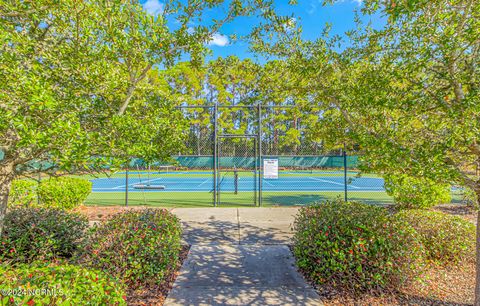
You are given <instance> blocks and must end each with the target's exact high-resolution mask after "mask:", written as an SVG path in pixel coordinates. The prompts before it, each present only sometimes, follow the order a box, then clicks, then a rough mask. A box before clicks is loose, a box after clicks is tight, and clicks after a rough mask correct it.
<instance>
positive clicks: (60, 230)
mask: <svg viewBox="0 0 480 306" xmlns="http://www.w3.org/2000/svg"><path fill="white" fill-rule="evenodd" d="M5 224H6V225H7V227H6V228H5V232H4V233H3V235H2V236H1V237H0V241H1V244H0V260H1V261H8V262H11V263H22V262H23V263H28V262H32V261H36V260H45V261H51V260H57V259H68V258H71V257H72V256H74V255H75V253H76V252H77V251H79V250H80V249H81V247H82V241H83V239H84V238H85V234H86V229H87V226H88V221H87V218H85V217H84V216H83V215H81V214H78V213H70V212H67V211H65V210H62V209H58V208H26V207H15V208H13V209H11V210H10V211H9V212H8V213H7V215H6V217H5Z"/></svg>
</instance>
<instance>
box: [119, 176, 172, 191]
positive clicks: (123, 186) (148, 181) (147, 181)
mask: <svg viewBox="0 0 480 306" xmlns="http://www.w3.org/2000/svg"><path fill="white" fill-rule="evenodd" d="M159 180H163V177H161V178H157V179H151V180H146V181H142V182H141V183H140V182H136V183H132V184H128V186H133V185H138V184H143V183H150V182H153V181H159ZM125 186H127V185H120V186H117V187H113V188H112V189H120V188H125Z"/></svg>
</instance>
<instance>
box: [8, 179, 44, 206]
mask: <svg viewBox="0 0 480 306" xmlns="http://www.w3.org/2000/svg"><path fill="white" fill-rule="evenodd" d="M37 186H38V183H37V182H35V181H32V180H14V181H13V182H12V186H11V187H10V194H9V196H8V207H14V206H36V205H37V202H38V199H37Z"/></svg>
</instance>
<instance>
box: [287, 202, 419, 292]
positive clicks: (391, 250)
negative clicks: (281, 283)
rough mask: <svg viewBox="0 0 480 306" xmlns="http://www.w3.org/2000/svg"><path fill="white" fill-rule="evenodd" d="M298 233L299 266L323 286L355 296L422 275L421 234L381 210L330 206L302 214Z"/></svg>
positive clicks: (304, 210)
mask: <svg viewBox="0 0 480 306" xmlns="http://www.w3.org/2000/svg"><path fill="white" fill-rule="evenodd" d="M294 231H295V234H294V239H293V241H294V246H293V252H294V255H295V257H296V259H297V264H298V266H299V268H300V269H302V270H303V271H304V272H305V273H306V275H307V276H308V277H309V278H310V279H311V280H313V281H315V282H316V283H319V284H323V283H328V284H331V285H333V286H341V287H344V288H346V289H348V290H351V291H354V292H362V291H368V290H378V289H384V288H398V287H399V286H401V285H402V284H403V283H404V282H405V281H408V280H410V279H413V277H415V276H416V275H417V274H418V273H420V272H421V263H422V258H423V254H424V250H423V247H422V245H421V243H420V240H419V238H418V235H417V233H416V232H415V230H414V229H413V228H412V227H411V226H410V225H409V224H408V223H406V222H403V221H401V220H399V219H397V218H395V217H393V216H391V215H389V214H388V212H387V211H386V210H385V209H383V208H379V207H375V206H371V205H367V204H362V203H359V202H346V203H345V202H343V201H341V200H333V201H326V202H323V203H320V204H316V205H313V206H310V207H304V208H302V209H300V210H299V212H298V214H297V216H296V218H295V222H294Z"/></svg>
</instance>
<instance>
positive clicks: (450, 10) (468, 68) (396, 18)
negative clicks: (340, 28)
mask: <svg viewBox="0 0 480 306" xmlns="http://www.w3.org/2000/svg"><path fill="white" fill-rule="evenodd" d="M363 13H364V14H380V15H383V16H384V19H385V20H386V23H385V26H384V27H383V28H382V29H376V30H374V29H371V28H370V27H368V26H364V25H362V24H359V27H358V30H355V31H352V32H350V33H349V35H350V38H351V42H350V46H349V47H348V48H345V49H344V51H342V52H341V53H340V54H338V53H336V52H332V51H327V52H319V51H321V50H322V49H323V46H324V45H325V42H324V41H320V40H319V41H317V42H315V43H312V49H310V51H311V50H313V51H312V52H305V53H304V55H303V58H302V60H301V61H300V62H301V64H299V65H298V67H300V68H298V69H296V71H300V73H303V74H304V76H305V75H306V76H308V79H309V80H310V81H309V82H308V84H306V85H305V87H304V88H308V89H309V90H311V91H312V93H313V94H314V95H315V100H316V102H317V103H319V104H321V105H322V109H324V111H325V112H324V114H323V116H322V120H321V121H322V122H324V123H325V125H324V126H325V127H330V129H331V130H332V131H334V130H335V129H336V130H340V132H339V133H338V135H339V140H342V141H343V140H346V141H350V142H353V143H357V144H359V145H360V146H361V147H362V148H363V149H364V151H365V156H364V163H363V165H364V166H365V167H366V168H368V169H370V170H374V171H376V172H380V173H386V174H391V175H406V176H410V177H414V178H420V179H421V178H424V179H425V180H428V181H429V182H436V183H438V184H449V185H457V186H461V187H463V188H469V189H471V190H473V191H474V192H475V193H476V194H477V198H478V195H480V177H479V176H478V172H476V171H475V169H476V167H478V163H479V161H480V92H479V88H480V67H479V65H478V64H479V59H480V2H478V1H473V0H454V1H441V0H440V1H387V2H384V1H376V0H369V1H364V7H363ZM315 49H316V50H318V52H316V51H315ZM329 50H331V49H330V48H329ZM322 54H323V55H322ZM290 60H291V61H293V57H291V59H290ZM297 63H298V62H297ZM292 66H293V64H292ZM293 67H294V66H293ZM479 220H480V215H479ZM477 229H480V227H477ZM478 246H480V232H478V233H477V264H480V251H479V249H480V248H479V247H478ZM476 305H480V269H479V268H477V287H476Z"/></svg>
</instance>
